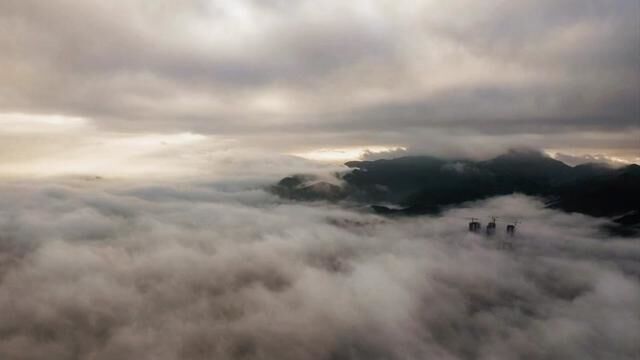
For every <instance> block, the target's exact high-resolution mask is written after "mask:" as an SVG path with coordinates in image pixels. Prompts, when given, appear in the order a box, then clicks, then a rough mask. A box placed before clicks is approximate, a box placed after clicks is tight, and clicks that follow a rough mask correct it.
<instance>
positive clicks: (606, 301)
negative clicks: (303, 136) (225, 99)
mask: <svg viewBox="0 0 640 360" xmlns="http://www.w3.org/2000/svg"><path fill="white" fill-rule="evenodd" d="M490 215H496V216H502V217H503V218H505V219H515V218H518V219H520V220H521V221H522V223H521V224H519V226H518V235H517V236H516V237H515V238H514V239H513V242H514V243H513V248H512V249H509V248H507V249H503V247H504V246H502V245H503V242H504V241H506V240H507V238H506V237H505V235H504V233H503V232H504V224H505V223H504V222H502V223H499V229H498V234H497V236H496V237H495V238H493V239H491V240H489V239H487V238H485V237H483V236H480V235H475V234H470V233H468V232H467V231H466V228H467V221H468V220H466V219H465V218H467V217H470V216H478V217H481V218H482V219H483V222H484V221H485V219H487V218H488V216H490ZM605 222H606V220H597V219H594V218H589V217H586V216H582V215H578V214H565V213H561V212H557V211H554V210H549V209H546V208H544V206H543V204H542V203H541V202H540V201H538V200H536V199H533V198H528V197H524V196H519V195H513V196H507V197H500V198H494V199H489V200H487V201H483V202H477V203H471V204H466V205H465V206H462V207H459V208H455V209H451V210H449V211H447V212H446V213H444V214H443V216H438V217H427V216H424V217H412V218H394V219H389V218H383V217H380V216H377V215H375V214H372V213H369V212H367V211H366V209H359V208H357V207H355V206H354V207H344V206H338V205H331V204H326V203H295V202H287V201H284V200H281V199H278V198H276V197H274V196H273V195H271V194H269V193H267V192H265V191H264V190H262V184H258V183H256V182H252V181H232V180H229V179H227V180H224V181H210V182H207V181H175V182H173V183H157V184H152V185H151V184H148V183H142V182H136V181H111V180H96V181H90V179H62V180H56V181H53V180H48V181H46V182H45V181H36V180H34V181H28V182H24V181H22V182H18V181H4V182H3V183H2V185H0V309H1V310H0V358H1V359H50V360H59V359H60V360H62V359H92V360H103V359H110V360H111V359H154V360H156V359H158V360H164V359H167V360H169V359H282V360H287V359H291V360H293V359H330V360H338V359H445V360H446V359H518V358H520V359H637V358H638V357H639V356H640V239H637V238H635V239H633V238H616V237H612V236H610V235H607V234H604V233H603V232H601V230H600V225H602V224H603V223H605Z"/></svg>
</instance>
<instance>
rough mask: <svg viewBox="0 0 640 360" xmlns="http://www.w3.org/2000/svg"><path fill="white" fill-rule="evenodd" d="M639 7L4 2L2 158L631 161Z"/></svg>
mask: <svg viewBox="0 0 640 360" xmlns="http://www.w3.org/2000/svg"><path fill="white" fill-rule="evenodd" d="M639 14H640V3H638V1H636V0H586V1H585V0H562V1H556V0H541V1H540V0H535V1H534V0H522V1H517V2H516V1H498V0H491V1H482V2H478V1H473V0H451V1H446V2H442V1H430V0H424V1H386V0H377V1H374V0H354V1H348V2H347V1H338V0H327V1H307V0H301V1H280V0H263V1H258V0H234V1H223V0H187V1H169V0H154V1H151V0H130V1H108V2H105V1H98V0H87V1H70V0H50V1H35V0H21V1H17V0H0V68H1V69H2V71H1V72H0V83H1V84H2V86H1V87H0V169H2V171H3V173H4V174H22V175H24V174H38V175H47V174H60V173H89V174H94V173H100V174H103V173H106V174H108V175H111V174H112V173H109V172H106V171H103V170H105V169H111V171H112V172H116V173H118V174H121V173H122V174H124V173H128V174H134V173H140V172H144V171H141V169H142V168H143V166H146V167H148V168H149V169H155V170H156V171H157V169H158V168H161V167H163V168H164V169H165V171H164V172H165V173H172V174H184V173H190V172H192V171H193V169H185V168H184V166H182V165H180V164H179V163H180V161H181V159H183V158H184V157H189V158H193V157H198V156H202V154H204V153H207V154H210V153H211V152H215V151H231V150H230V149H232V150H237V151H238V152H254V153H256V154H264V153H269V154H270V156H276V155H282V156H290V155H294V156H302V157H305V158H310V159H316V160H331V161H334V162H339V161H344V160H349V159H352V158H354V157H359V156H362V155H363V154H364V153H367V150H368V151H369V152H373V153H376V152H383V153H384V152H390V153H392V154H397V153H407V154H432V155H441V156H475V157H478V156H480V157H482V156H485V157H486V156H490V155H494V154H497V153H499V152H500V151H503V150H504V149H506V148H509V147H513V146H527V147H534V148H539V149H542V150H544V151H547V152H548V153H550V154H559V158H562V159H570V160H571V161H573V162H580V161H586V160H589V159H594V158H595V159H605V160H613V161H617V162H622V163H625V162H640V159H639V157H640V20H639V17H640V15H639ZM214 156H216V157H217V156H218V155H214ZM152 157H153V158H154V159H156V160H157V162H152V160H151V158H152ZM140 159H142V160H140ZM199 161H204V160H203V159H200V160H199ZM114 169H117V170H114Z"/></svg>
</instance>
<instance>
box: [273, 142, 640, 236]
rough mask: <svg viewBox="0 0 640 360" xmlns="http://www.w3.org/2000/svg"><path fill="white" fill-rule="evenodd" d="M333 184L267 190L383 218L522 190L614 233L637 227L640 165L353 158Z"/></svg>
mask: <svg viewBox="0 0 640 360" xmlns="http://www.w3.org/2000/svg"><path fill="white" fill-rule="evenodd" d="M345 165H346V166H347V167H348V168H349V170H348V171H346V172H344V173H340V174H335V180H336V181H326V180H321V179H319V178H317V177H315V176H312V175H293V176H289V177H286V178H284V179H282V180H281V181H280V182H279V183H277V184H275V185H274V186H272V187H271V191H272V192H274V193H275V194H277V195H279V196H281V197H284V198H288V199H295V200H304V201H314V200H327V201H351V202H356V203H361V204H368V205H370V206H371V207H372V209H373V210H375V211H377V212H379V213H382V214H387V215H391V214H393V215H420V214H435V213H438V212H439V211H441V210H443V209H445V208H446V207H449V206H453V205H456V204H460V203H463V202H467V201H474V200H480V199H484V198H489V197H493V196H498V195H508V194H513V193H521V194H525V195H530V196H537V197H540V198H542V199H544V201H545V203H546V204H547V206H549V207H552V208H556V209H560V210H564V211H567V212H578V213H583V214H586V215H591V216H597V217H608V218H611V219H612V220H613V221H614V222H615V223H617V224H618V226H616V227H612V228H611V230H612V231H615V232H617V233H620V234H623V235H631V234H633V233H636V232H638V231H639V230H640V166H638V165H635V164H632V165H628V166H625V167H621V168H613V167H611V166H609V165H606V164H597V163H590V164H583V165H577V166H573V167H572V166H569V165H567V164H565V163H563V162H561V161H558V160H555V159H553V158H551V157H549V156H547V155H545V154H543V153H541V152H538V151H532V150H511V151H509V152H507V153H505V154H503V155H500V156H498V157H495V158H493V159H490V160H485V161H473V160H461V159H458V160H451V159H442V158H436V157H431V156H409V157H401V158H396V159H388V160H375V161H350V162H347V163H346V164H345Z"/></svg>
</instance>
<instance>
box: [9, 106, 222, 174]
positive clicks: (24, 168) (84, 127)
mask: <svg viewBox="0 0 640 360" xmlns="http://www.w3.org/2000/svg"><path fill="white" fill-rule="evenodd" d="M0 125H1V126H0V139H2V142H3V144H2V145H0V149H1V150H2V156H0V170H1V171H2V173H3V175H4V176H9V177H11V176H17V177H21V176H66V175H101V176H116V177H137V176H141V175H145V176H147V175H162V176H182V175H191V172H193V171H195V169H196V168H197V166H195V164H194V161H193V157H194V156H195V155H198V154H199V153H200V152H204V150H205V149H204V147H205V146H206V145H207V143H208V142H212V141H213V138H212V137H209V136H205V135H200V134H194V133H190V132H181V133H169V134H157V133H142V134H129V133H116V132H107V131H100V130H98V129H96V128H95V127H94V126H93V124H92V122H91V120H89V119H86V118H79V117H70V116H62V115H52V116H48V115H30V114H18V113H10V114H0ZM26 140H28V141H29V143H30V144H31V145H30V148H29V152H28V153H24V151H21V148H22V147H21V146H20V145H21V144H22V143H24V141H26ZM201 157H204V156H201Z"/></svg>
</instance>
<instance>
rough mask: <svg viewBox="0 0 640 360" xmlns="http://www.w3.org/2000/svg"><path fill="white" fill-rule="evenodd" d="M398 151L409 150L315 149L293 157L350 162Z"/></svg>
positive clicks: (394, 147) (380, 148)
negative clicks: (368, 155) (369, 155)
mask: <svg viewBox="0 0 640 360" xmlns="http://www.w3.org/2000/svg"><path fill="white" fill-rule="evenodd" d="M398 150H402V151H405V150H407V149H406V148H404V147H400V146H356V147H342V148H323V149H314V150H309V151H305V152H298V153H294V154H292V155H295V156H300V157H302V158H305V159H309V160H315V161H323V162H345V161H349V160H361V159H362V158H363V157H364V156H365V155H367V154H376V153H386V152H392V151H398Z"/></svg>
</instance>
